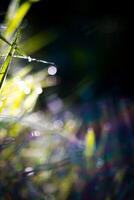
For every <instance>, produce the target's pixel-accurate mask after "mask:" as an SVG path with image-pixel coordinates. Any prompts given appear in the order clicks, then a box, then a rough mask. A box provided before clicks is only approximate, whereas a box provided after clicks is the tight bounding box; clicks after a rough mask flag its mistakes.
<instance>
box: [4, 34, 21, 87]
mask: <svg viewBox="0 0 134 200" xmlns="http://www.w3.org/2000/svg"><path fill="white" fill-rule="evenodd" d="M17 39H18V34H16V37H15V39H14V41H13V43H12V44H11V48H10V51H9V53H8V55H7V57H6V59H5V61H4V63H3V65H2V67H1V69H0V89H1V87H2V85H3V82H4V80H5V78H6V75H7V71H8V69H9V64H10V62H11V59H12V56H13V54H14V51H15V46H16V41H17Z"/></svg>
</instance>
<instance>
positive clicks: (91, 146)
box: [85, 128, 95, 157]
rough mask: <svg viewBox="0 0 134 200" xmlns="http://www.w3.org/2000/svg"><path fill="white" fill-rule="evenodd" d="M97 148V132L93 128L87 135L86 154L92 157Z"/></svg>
mask: <svg viewBox="0 0 134 200" xmlns="http://www.w3.org/2000/svg"><path fill="white" fill-rule="evenodd" d="M94 150H95V133H94V130H93V129H91V128H90V129H89V130H88V132H87V135H86V145H85V155H86V156H87V157H91V156H92V155H93V153H94Z"/></svg>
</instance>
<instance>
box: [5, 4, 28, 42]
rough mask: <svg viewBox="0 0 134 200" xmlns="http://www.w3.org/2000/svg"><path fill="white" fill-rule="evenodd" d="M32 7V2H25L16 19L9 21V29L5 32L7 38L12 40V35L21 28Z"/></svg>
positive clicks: (15, 16)
mask: <svg viewBox="0 0 134 200" xmlns="http://www.w3.org/2000/svg"><path fill="white" fill-rule="evenodd" d="M30 7H31V2H29V1H26V2H24V3H23V4H22V5H21V6H20V7H19V8H18V10H17V11H16V13H15V15H14V17H13V18H12V19H11V20H9V22H8V25H7V29H6V31H5V36H6V37H7V38H10V37H11V36H12V34H13V33H14V32H15V31H16V29H17V28H18V27H19V25H20V24H21V22H22V20H23V18H24V17H25V15H26V14H27V12H28V10H29V9H30Z"/></svg>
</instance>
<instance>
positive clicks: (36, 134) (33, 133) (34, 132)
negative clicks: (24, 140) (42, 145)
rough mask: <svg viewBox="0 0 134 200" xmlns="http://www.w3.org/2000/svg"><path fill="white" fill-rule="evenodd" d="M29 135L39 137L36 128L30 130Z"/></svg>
mask: <svg viewBox="0 0 134 200" xmlns="http://www.w3.org/2000/svg"><path fill="white" fill-rule="evenodd" d="M31 136H32V137H39V136H40V132H39V131H37V130H34V131H32V132H31Z"/></svg>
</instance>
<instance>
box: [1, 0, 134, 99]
mask: <svg viewBox="0 0 134 200" xmlns="http://www.w3.org/2000/svg"><path fill="white" fill-rule="evenodd" d="M7 2H9V1H7ZM6 5H7V4H6V1H4V4H3V8H5V7H6ZM4 6H5V7H4ZM3 8H2V7H1V10H2V9H3ZM128 12H129V3H126V2H124V3H123V2H120V1H107V2H105V1H101V2H100V1H98V2H97V1H89V0H78V1H74V0H73V1H59V0H56V1H53V0H42V1H40V2H38V3H36V4H34V5H33V6H32V8H31V10H30V12H29V13H28V15H27V21H28V24H29V28H32V29H33V31H34V30H35V31H36V32H37V30H39V31H40V30H51V31H53V32H55V33H56V34H58V37H57V39H56V40H55V41H54V42H53V43H50V44H49V45H47V46H46V47H45V48H44V49H42V50H41V54H40V55H41V57H43V52H47V56H46V59H47V60H51V61H54V62H55V63H56V65H57V67H58V74H57V75H58V77H59V79H60V84H59V86H58V87H55V91H56V92H57V93H58V94H59V95H60V96H61V97H64V98H66V97H68V98H70V100H73V99H74V100H75V101H80V102H81V101H82V102H83V101H89V100H90V99H92V98H99V97H102V96H104V97H105V96H113V95H115V96H119V97H120V96H121V97H122V96H123V97H124V96H125V97H126V96H127V97H128V96H133V87H132V85H133V73H132V66H131V64H130V62H129V60H130V58H129V57H130V56H129V43H131V38H130V32H129V17H128V14H127V13H128ZM48 92H50V93H51V92H52V93H53V92H54V91H48Z"/></svg>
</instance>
